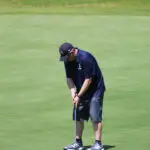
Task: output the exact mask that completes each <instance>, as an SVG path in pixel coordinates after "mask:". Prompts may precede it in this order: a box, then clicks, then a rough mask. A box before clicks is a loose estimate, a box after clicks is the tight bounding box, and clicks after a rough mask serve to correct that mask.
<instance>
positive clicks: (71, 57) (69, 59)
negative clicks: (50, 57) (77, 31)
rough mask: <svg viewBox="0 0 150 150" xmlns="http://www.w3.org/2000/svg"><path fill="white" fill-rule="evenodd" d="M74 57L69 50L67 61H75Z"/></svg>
mask: <svg viewBox="0 0 150 150" xmlns="http://www.w3.org/2000/svg"><path fill="white" fill-rule="evenodd" d="M75 59H76V57H75V56H74V53H73V52H71V53H70V54H69V55H68V58H67V61H69V62H72V61H75Z"/></svg>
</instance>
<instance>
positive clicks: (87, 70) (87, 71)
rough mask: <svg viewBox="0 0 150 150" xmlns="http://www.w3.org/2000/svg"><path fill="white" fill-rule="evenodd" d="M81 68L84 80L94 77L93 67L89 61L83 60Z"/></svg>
mask: <svg viewBox="0 0 150 150" xmlns="http://www.w3.org/2000/svg"><path fill="white" fill-rule="evenodd" d="M83 68H84V75H85V78H86V79H88V78H92V77H93V76H95V75H96V71H95V65H94V63H93V62H92V61H91V60H85V61H84V62H83Z"/></svg>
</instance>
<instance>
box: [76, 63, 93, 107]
mask: <svg viewBox="0 0 150 150" xmlns="http://www.w3.org/2000/svg"><path fill="white" fill-rule="evenodd" d="M83 68H84V75H85V80H84V82H83V85H82V87H81V89H80V91H79V93H78V94H77V95H76V97H75V99H74V103H75V104H76V105H77V104H78V103H79V101H80V98H81V97H82V96H83V95H84V94H85V93H86V92H87V90H88V89H89V87H90V85H91V83H92V77H93V75H94V72H93V69H94V68H93V63H92V62H91V61H89V60H86V61H85V62H84V63H83Z"/></svg>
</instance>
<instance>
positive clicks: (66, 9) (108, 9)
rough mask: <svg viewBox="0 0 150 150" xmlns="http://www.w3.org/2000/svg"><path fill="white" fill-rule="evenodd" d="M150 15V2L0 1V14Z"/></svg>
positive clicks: (116, 0) (134, 0)
mask: <svg viewBox="0 0 150 150" xmlns="http://www.w3.org/2000/svg"><path fill="white" fill-rule="evenodd" d="M27 13H28V14H37V13H38V14H56V13H57V14H102V15H108V14H109V15H112V14H115V15H118V14H119V15H120V14H122V15H134V16H135V15H138V16H139V15H140V16H149V15H150V1H149V0H13V1H12V0H0V14H27Z"/></svg>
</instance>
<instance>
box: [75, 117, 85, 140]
mask: <svg viewBox="0 0 150 150" xmlns="http://www.w3.org/2000/svg"><path fill="white" fill-rule="evenodd" d="M83 130H84V121H83V120H82V121H76V139H82V134H83Z"/></svg>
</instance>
